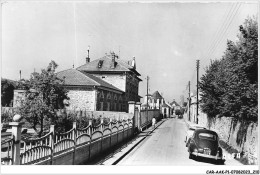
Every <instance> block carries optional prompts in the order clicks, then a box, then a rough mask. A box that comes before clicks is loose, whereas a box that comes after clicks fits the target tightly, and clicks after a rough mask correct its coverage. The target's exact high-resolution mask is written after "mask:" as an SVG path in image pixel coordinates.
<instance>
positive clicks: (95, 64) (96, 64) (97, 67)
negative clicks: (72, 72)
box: [77, 55, 140, 76]
mask: <svg viewBox="0 0 260 175" xmlns="http://www.w3.org/2000/svg"><path fill="white" fill-rule="evenodd" d="M112 64H113V61H112V56H110V55H106V56H104V57H101V58H99V59H96V60H93V61H91V62H89V63H86V64H84V65H82V66H80V67H78V68H77V70H79V71H84V72H100V71H101V72H130V71H132V72H134V73H135V74H136V75H138V76H140V74H139V73H138V72H137V71H136V70H135V69H134V67H132V66H131V65H129V64H128V63H127V62H126V61H124V60H122V59H118V58H115V66H111V65H112Z"/></svg>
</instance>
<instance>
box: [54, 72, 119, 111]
mask: <svg viewBox="0 0 260 175" xmlns="http://www.w3.org/2000/svg"><path fill="white" fill-rule="evenodd" d="M57 77H58V78H61V79H64V80H65V83H64V86H65V88H66V89H67V90H68V97H69V98H70V100H68V104H69V106H68V107H67V108H68V109H71V110H74V109H75V110H78V109H81V110H87V111H123V108H122V105H121V103H122V101H123V91H121V90H120V89H118V88H116V87H115V86H113V85H111V84H109V83H107V82H105V81H103V80H102V79H100V78H97V77H95V76H93V75H91V74H88V73H83V72H80V71H78V70H76V69H68V70H64V71H61V72H58V73H57Z"/></svg>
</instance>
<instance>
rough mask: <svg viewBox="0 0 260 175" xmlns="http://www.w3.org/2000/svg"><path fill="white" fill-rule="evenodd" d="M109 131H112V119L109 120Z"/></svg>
mask: <svg viewBox="0 0 260 175" xmlns="http://www.w3.org/2000/svg"><path fill="white" fill-rule="evenodd" d="M108 127H109V129H112V118H109V126H108Z"/></svg>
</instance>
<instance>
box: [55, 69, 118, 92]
mask: <svg viewBox="0 0 260 175" xmlns="http://www.w3.org/2000/svg"><path fill="white" fill-rule="evenodd" d="M57 77H58V78H60V79H65V85H68V86H102V87H106V88H109V89H113V90H116V91H120V92H123V91H121V90H120V89H118V88H116V87H115V86H113V85H111V84H109V83H107V82H105V81H103V80H101V79H100V78H98V77H95V76H93V75H90V74H88V73H82V72H80V71H78V70H76V69H68V70H64V71H61V72H58V73H57Z"/></svg>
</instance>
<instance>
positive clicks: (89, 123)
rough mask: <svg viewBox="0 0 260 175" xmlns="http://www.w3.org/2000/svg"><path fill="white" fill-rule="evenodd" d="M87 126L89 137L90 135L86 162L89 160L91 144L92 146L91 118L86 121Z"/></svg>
mask: <svg viewBox="0 0 260 175" xmlns="http://www.w3.org/2000/svg"><path fill="white" fill-rule="evenodd" d="M88 125H89V135H90V142H89V145H88V160H89V159H90V151H91V147H90V146H91V144H92V118H91V119H89V121H88Z"/></svg>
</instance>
